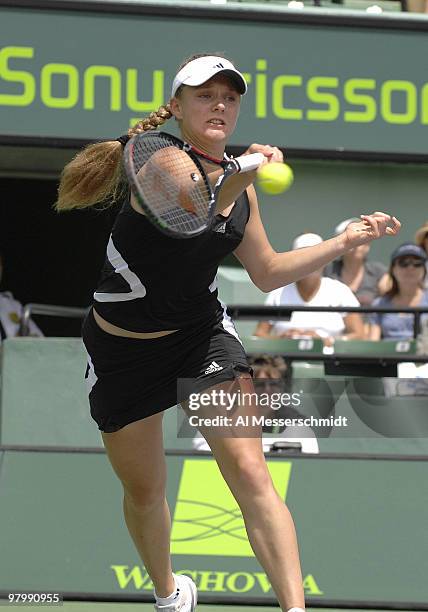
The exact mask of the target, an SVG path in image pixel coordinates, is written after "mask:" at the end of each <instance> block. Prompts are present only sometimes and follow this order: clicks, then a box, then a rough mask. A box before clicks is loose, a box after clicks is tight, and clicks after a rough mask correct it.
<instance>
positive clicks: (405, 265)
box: [397, 259, 425, 268]
mask: <svg viewBox="0 0 428 612" xmlns="http://www.w3.org/2000/svg"><path fill="white" fill-rule="evenodd" d="M424 265H425V264H424V262H423V261H412V260H410V259H401V260H400V259H398V260H397V266H398V267H399V268H408V267H409V266H412V267H413V268H423V267H424Z"/></svg>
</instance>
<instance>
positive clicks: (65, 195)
mask: <svg viewBox="0 0 428 612" xmlns="http://www.w3.org/2000/svg"><path fill="white" fill-rule="evenodd" d="M207 55H212V54H211V53H201V54H196V55H192V56H191V57H190V58H188V59H186V60H185V61H184V62H183V64H182V65H181V66H180V68H179V70H181V69H182V68H183V67H184V66H185V65H186V64H188V63H189V62H191V61H193V60H194V59H197V58H199V57H205V56H207ZM216 55H218V56H220V54H216ZM180 93H181V88H179V89H178V91H177V92H176V94H175V95H176V97H179V96H180ZM171 117H172V113H171V108H170V105H169V104H165V105H162V106H160V107H159V109H158V110H157V111H155V112H152V113H150V115H149V116H148V117H146V118H145V119H142V120H141V121H138V123H136V124H135V125H134V126H133V127H132V128H130V129H129V130H128V136H129V137H132V136H134V135H135V134H141V133H142V132H146V131H148V130H156V129H157V128H158V127H159V126H160V125H163V124H164V123H165V122H166V121H168V119H170V118H171ZM122 153H123V144H122V143H121V142H120V141H118V140H109V141H107V142H98V143H95V144H90V145H88V146H87V147H85V148H84V149H83V150H82V151H80V152H79V153H78V154H77V155H76V156H75V157H74V158H73V159H72V160H71V161H70V162H69V163H68V164H67V165H66V166H65V167H64V169H63V171H62V173H61V179H60V184H59V188H58V199H57V201H56V202H55V209H56V210H57V211H58V212H61V211H64V210H73V209H81V208H89V207H90V206H95V205H96V204H98V205H100V206H101V207H104V208H106V207H108V206H110V205H112V204H114V203H115V202H117V201H118V200H119V199H120V198H121V196H122V195H123V193H124V191H125V190H126V189H127V188H126V184H125V181H124V177H123V171H122Z"/></svg>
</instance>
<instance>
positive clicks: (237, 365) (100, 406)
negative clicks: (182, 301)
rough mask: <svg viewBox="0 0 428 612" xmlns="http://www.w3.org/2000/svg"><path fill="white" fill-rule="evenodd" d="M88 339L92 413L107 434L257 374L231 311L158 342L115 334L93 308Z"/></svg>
mask: <svg viewBox="0 0 428 612" xmlns="http://www.w3.org/2000/svg"><path fill="white" fill-rule="evenodd" d="M82 335H83V342H84V344H85V347H86V351H87V353H88V365H87V368H86V376H85V378H86V383H87V388H88V393H89V403H90V408H91V415H92V418H93V419H94V420H95V421H96V423H97V424H98V428H99V429H100V430H101V431H104V432H113V431H117V430H118V429H121V428H122V427H124V426H125V425H128V424H129V423H132V422H134V421H138V420H140V419H144V418H146V417H148V416H151V415H153V414H156V413H159V412H162V411H163V410H166V409H167V408H169V407H171V406H174V405H176V404H177V403H179V402H180V401H184V400H185V399H186V395H187V393H190V392H199V393H200V392H202V391H203V390H204V389H208V388H209V387H212V386H213V385H216V384H217V383H221V382H224V381H227V380H233V379H234V378H236V377H238V376H239V375H240V374H242V372H248V373H252V370H251V368H250V367H249V365H248V363H247V358H246V355H245V351H244V349H243V346H242V344H241V341H240V340H239V337H238V334H237V332H236V330H235V327H234V325H233V323H232V320H231V319H230V317H229V315H228V314H227V312H226V308H225V307H224V308H223V307H221V308H220V307H219V310H218V312H217V313H216V316H215V318H212V319H210V320H209V321H206V322H204V323H203V324H198V325H197V326H195V327H186V328H184V329H180V330H179V331H177V332H174V333H172V334H169V335H167V336H162V337H161V338H153V339H140V338H123V337H119V336H113V335H112V334H109V333H107V332H105V331H104V330H102V329H101V328H100V327H99V326H98V324H97V323H96V321H95V319H94V315H93V312H92V310H91V311H90V312H89V314H88V316H87V317H86V319H85V321H84V324H83V330H82ZM182 379H185V380H186V381H187V382H186V384H184V385H183V384H182V383H181V382H180V383H179V381H181V380H182ZM189 385H190V386H189ZM183 388H184V389H186V391H183ZM187 396H188V395H187Z"/></svg>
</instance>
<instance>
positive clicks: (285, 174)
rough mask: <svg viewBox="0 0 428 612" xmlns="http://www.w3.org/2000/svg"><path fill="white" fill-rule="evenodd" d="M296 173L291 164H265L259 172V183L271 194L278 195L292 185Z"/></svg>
mask: <svg viewBox="0 0 428 612" xmlns="http://www.w3.org/2000/svg"><path fill="white" fill-rule="evenodd" d="M293 179H294V174H293V171H292V169H291V168H290V166H287V164H281V163H279V162H274V163H272V164H265V165H264V166H262V167H261V168H260V169H259V170H258V172H257V185H258V186H259V187H260V189H261V190H262V191H264V192H265V193H268V194H269V195H278V194H280V193H282V192H283V191H285V190H286V189H288V188H289V187H291V185H292V183H293Z"/></svg>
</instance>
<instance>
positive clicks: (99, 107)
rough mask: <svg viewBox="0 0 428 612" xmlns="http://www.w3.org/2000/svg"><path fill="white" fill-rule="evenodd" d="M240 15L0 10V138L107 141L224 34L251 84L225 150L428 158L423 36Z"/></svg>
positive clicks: (152, 105)
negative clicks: (263, 145)
mask: <svg viewBox="0 0 428 612" xmlns="http://www.w3.org/2000/svg"><path fill="white" fill-rule="evenodd" d="M240 15H242V12H241V13H240V12H238V11H237V12H233V11H229V14H228V17H227V18H223V19H222V18H219V17H216V18H214V17H212V16H210V13H209V11H207V18H206V19H202V18H200V17H198V18H187V19H186V20H185V19H183V18H180V17H179V16H178V13H177V16H176V17H173V16H170V15H169V16H168V15H162V16H161V15H159V16H157V15H149V14H135V15H126V14H119V13H116V14H108V13H105V12H104V13H102V14H101V13H100V14H95V13H89V12H81V13H79V12H76V11H73V12H71V11H70V12H66V11H65V10H64V11H62V10H61V11H60V10H58V11H55V10H30V9H19V8H17V9H11V8H4V7H3V8H1V7H0V135H17V136H19V135H21V136H52V137H61V138H88V139H96V138H107V137H116V136H118V135H119V134H121V133H122V132H123V131H125V130H126V129H127V128H128V126H129V125H130V124H132V123H133V122H134V121H135V119H137V118H140V117H141V116H144V115H146V114H147V113H149V112H150V111H152V110H155V109H157V108H158V107H159V105H160V104H161V103H163V102H164V101H166V100H168V98H169V91H170V83H171V80H172V78H173V76H174V74H175V72H176V69H177V64H179V63H181V61H182V59H183V58H185V57H187V56H188V55H189V54H191V53H193V52H201V51H210V52H212V51H213V49H215V48H217V47H218V42H216V41H217V40H218V35H219V33H220V32H221V41H222V42H221V45H220V46H221V47H222V49H223V50H224V51H225V52H226V54H227V55H228V56H229V57H231V58H232V59H233V60H234V61H235V62H236V63H237V65H238V66H239V67H240V69H241V70H242V71H244V72H245V73H246V75H247V77H248V80H249V84H250V89H249V93H248V95H247V96H246V98H245V100H244V101H243V107H242V112H241V119H240V123H239V127H238V129H237V131H236V133H235V135H234V137H233V143H232V144H235V145H244V144H248V143H249V142H269V143H272V144H277V145H281V146H287V147H289V148H301V149H310V150H316V149H323V150H340V151H342V150H345V151H366V152H370V151H371V152H373V151H375V152H384V153H388V152H393V153H420V154H426V153H428V139H427V133H428V82H427V81H428V79H427V74H426V70H425V65H424V62H423V61H422V60H423V58H424V57H427V56H428V30H427V31H426V32H425V31H421V30H419V31H400V30H398V29H382V28H381V27H379V28H376V27H373V24H370V25H371V27H364V20H363V19H361V25H360V26H359V27H358V26H354V27H349V26H345V25H332V24H326V23H325V22H323V21H322V18H321V17H320V20H319V23H318V24H317V23H312V24H304V23H290V22H287V21H285V19H286V17H284V14H282V17H280V16H278V21H277V22H269V23H263V21H260V22H257V21H256V20H255V21H254V22H252V21H249V20H242V19H240ZM208 17H210V18H208ZM281 19H282V21H281ZM385 24H388V20H386V19H384V20H382V21H381V22H380V25H385ZM391 24H393V25H394V27H396V19H394V20H392V19H391ZM386 50H387V51H386ZM167 125H168V124H167ZM171 125H172V122H171ZM169 129H172V128H171V127H169Z"/></svg>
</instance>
